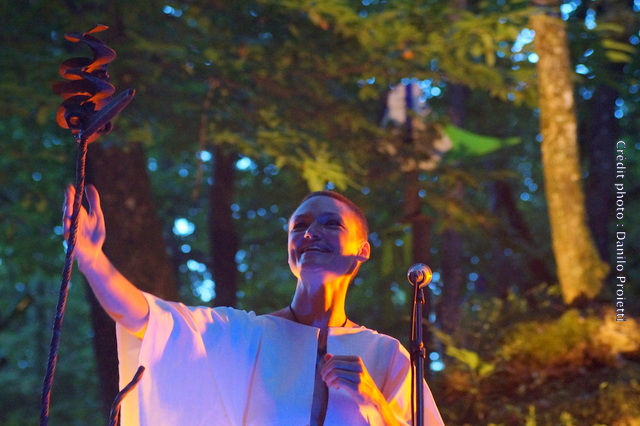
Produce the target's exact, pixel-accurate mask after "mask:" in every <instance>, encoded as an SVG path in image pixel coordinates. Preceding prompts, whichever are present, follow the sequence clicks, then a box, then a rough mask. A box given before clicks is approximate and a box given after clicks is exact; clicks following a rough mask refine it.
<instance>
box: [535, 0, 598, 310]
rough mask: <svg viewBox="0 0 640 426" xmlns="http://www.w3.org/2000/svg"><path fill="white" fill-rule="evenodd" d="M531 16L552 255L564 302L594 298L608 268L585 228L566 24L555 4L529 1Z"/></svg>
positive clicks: (552, 2)
mask: <svg viewBox="0 0 640 426" xmlns="http://www.w3.org/2000/svg"><path fill="white" fill-rule="evenodd" d="M534 5H536V6H538V7H539V8H540V10H539V11H538V12H537V13H534V14H533V15H532V16H531V19H530V24H531V28H532V29H533V30H534V31H535V34H536V39H535V48H536V53H537V55H538V62H537V66H536V69H537V72H538V91H539V93H540V95H539V96H540V103H539V104H540V127H541V134H542V137H543V141H542V164H543V170H544V183H545V194H546V197H547V203H548V209H549V218H550V222H551V236H552V244H553V251H554V254H555V259H556V263H557V269H558V278H559V281H560V286H561V289H562V296H563V299H564V301H565V303H572V302H574V301H575V300H576V299H578V298H580V297H584V298H587V299H593V298H595V297H596V296H597V295H598V294H599V293H600V290H601V289H602V286H603V280H604V278H605V276H606V274H607V270H608V267H607V265H606V264H605V263H604V262H602V260H601V259H600V257H599V255H598V251H597V249H596V246H595V244H594V241H593V237H592V234H591V232H590V230H589V227H588V225H587V216H586V211H585V196H584V192H583V189H582V173H581V170H580V163H579V158H580V155H579V152H578V141H577V119H576V111H575V104H574V94H573V83H572V78H571V75H572V68H571V64H570V54H569V47H568V42H567V32H566V27H565V23H564V22H563V21H562V19H560V18H559V17H558V16H557V15H554V14H553V13H548V12H547V8H549V7H551V8H552V10H553V11H557V9H558V7H559V1H556V0H552V1H538V0H537V1H534Z"/></svg>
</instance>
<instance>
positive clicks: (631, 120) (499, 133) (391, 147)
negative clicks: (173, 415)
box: [0, 0, 640, 425]
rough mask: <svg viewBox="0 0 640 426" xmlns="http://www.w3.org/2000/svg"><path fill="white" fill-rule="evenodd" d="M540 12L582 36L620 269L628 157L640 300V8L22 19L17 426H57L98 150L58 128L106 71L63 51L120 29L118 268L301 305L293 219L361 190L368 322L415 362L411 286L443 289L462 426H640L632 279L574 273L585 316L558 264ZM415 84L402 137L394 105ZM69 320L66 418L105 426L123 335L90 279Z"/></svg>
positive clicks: (12, 295)
mask: <svg viewBox="0 0 640 426" xmlns="http://www.w3.org/2000/svg"><path fill="white" fill-rule="evenodd" d="M540 7H543V12H544V14H545V16H546V15H551V16H553V17H554V19H555V20H556V22H559V23H561V25H563V26H566V31H567V32H566V34H567V37H566V38H567V42H568V50H567V51H566V52H565V53H564V55H568V57H566V58H565V59H566V62H565V63H566V64H567V67H571V68H570V70H566V71H567V72H569V77H570V79H571V84H573V86H574V90H573V91H571V90H568V92H572V94H573V96H575V104H576V108H575V109H574V112H575V118H576V123H577V138H576V142H577V144H578V145H579V147H577V148H578V149H576V150H575V151H574V152H575V154H573V156H574V158H573V160H577V161H578V164H577V165H576V167H578V169H577V170H578V174H579V175H580V177H581V180H582V183H583V184H584V186H585V191H586V208H587V215H588V216H587V217H588V225H589V229H590V230H589V232H590V233H592V234H593V237H594V239H593V241H594V243H593V244H594V245H595V247H597V250H598V253H599V256H600V258H601V259H602V260H603V261H605V262H608V263H609V265H610V266H611V265H613V262H614V261H615V258H614V256H613V254H612V253H615V252H614V251H613V247H614V246H613V244H614V239H613V237H612V236H613V235H615V234H614V228H615V225H616V222H615V217H614V216H613V212H614V211H615V192H614V189H613V188H612V179H613V178H612V174H613V173H614V169H615V161H614V160H615V157H614V145H615V142H616V141H617V140H625V141H627V151H626V166H627V177H626V179H627V180H626V181H625V184H627V185H628V186H627V188H628V189H627V195H626V198H625V203H626V204H625V208H626V211H627V212H629V213H627V214H626V215H625V219H624V226H625V229H626V230H627V238H626V244H627V245H626V246H625V255H626V257H627V264H626V268H625V273H626V274H627V277H628V278H627V280H628V282H636V281H637V279H638V270H639V269H638V265H637V262H638V260H637V259H638V255H637V254H638V245H637V241H638V235H637V234H638V227H640V224H638V223H637V222H638V219H637V218H636V217H634V216H633V215H632V214H631V213H630V212H632V211H633V209H634V207H636V208H637V206H635V203H637V197H634V194H635V193H637V191H638V185H637V184H634V182H638V177H637V167H636V165H637V161H638V159H637V150H638V146H637V145H636V139H637V136H636V135H637V134H638V133H639V132H638V130H639V128H638V127H639V122H638V116H639V115H638V113H637V108H638V107H637V105H638V96H640V95H639V94H638V76H639V74H638V72H639V71H638V70H639V69H640V67H639V66H638V65H639V59H638V58H639V55H638V52H637V45H638V44H639V43H640V38H639V37H640V34H639V33H638V31H639V25H638V16H639V15H638V13H639V10H638V9H639V6H638V4H636V3H635V2H614V1H599V2H584V1H583V2H581V1H567V2H563V3H559V4H553V3H550V4H543V5H540V4H538V5H537V7H532V4H531V3H530V2H527V1H512V2H503V1H471V0H467V1H459V2H444V1H441V2H438V1H424V2H404V1H400V2H393V4H388V3H387V2H382V1H376V0H371V1H369V0H367V1H348V0H331V1H324V2H316V1H312V0H308V1H307V0H287V1H274V0H254V1H244V0H237V1H233V2H224V1H215V0H209V1H205V0H193V1H165V2H157V1H155V0H140V1H137V2H124V1H113V2H109V3H108V4H103V3H101V2H92V1H67V2H52V1H45V0H33V1H29V2H21V3H19V2H13V3H11V2H7V3H4V4H3V5H2V6H1V9H0V11H1V12H2V14H1V18H0V19H1V20H2V24H3V25H2V26H0V34H1V36H2V40H3V43H2V45H1V47H0V49H1V50H2V51H1V53H2V54H0V63H1V64H2V66H1V67H0V73H1V76H2V79H1V80H0V81H2V83H0V84H2V91H0V93H1V94H2V95H1V96H2V98H1V101H2V105H3V109H2V110H1V111H0V117H1V120H0V135H1V138H0V144H2V145H1V146H2V152H3V154H2V156H0V162H1V163H2V167H0V199H1V200H2V202H1V203H0V236H1V237H0V279H1V280H2V282H3V283H5V285H3V286H2V287H0V292H1V296H0V324H1V326H2V328H0V357H1V358H0V359H1V360H2V361H1V364H0V384H1V385H2V386H0V388H1V389H2V390H1V391H0V401H2V407H1V408H2V409H1V410H0V422H1V423H2V424H7V425H11V424H20V425H22V424H33V423H35V422H36V419H37V416H38V412H39V410H38V404H39V395H40V387H41V381H42V377H43V375H44V366H45V364H46V356H47V353H46V351H47V348H48V343H49V339H50V324H51V323H52V319H53V313H54V309H55V303H56V297H57V291H58V285H59V284H58V283H59V273H60V270H61V269H62V257H63V247H62V242H61V240H62V237H61V235H60V234H61V229H60V226H59V222H60V212H61V210H60V206H61V204H62V198H61V197H62V193H63V188H64V185H65V184H67V183H69V182H71V181H72V180H73V163H74V161H75V148H76V147H75V143H73V142H72V138H71V137H70V135H69V134H68V133H65V131H64V130H63V129H60V128H58V127H57V126H56V124H55V120H54V114H55V111H56V109H57V107H58V105H59V104H60V102H61V99H59V98H57V97H56V96H54V95H53V94H52V93H51V85H52V84H53V82H55V81H57V80H59V79H60V77H59V76H58V75H57V68H58V66H59V64H60V63H61V62H62V61H64V60H66V59H68V58H69V57H72V56H88V55H89V52H88V51H87V50H86V48H85V47H83V46H80V45H77V44H75V43H69V42H67V41H65V40H64V38H63V35H64V33H66V32H72V31H86V30H89V29H90V28H92V27H93V26H94V25H95V24H97V23H102V24H106V25H109V26H110V29H109V30H108V31H106V32H104V33H100V34H99V37H100V38H101V39H102V40H104V41H105V42H106V43H107V44H109V45H110V46H111V47H113V48H114V49H115V50H116V51H117V52H118V55H119V56H118V58H117V59H116V60H115V61H114V62H113V63H112V64H111V65H110V74H111V77H112V82H113V83H114V85H115V86H116V88H117V90H118V91H120V90H123V89H125V88H128V87H133V88H135V89H136V90H137V96H136V98H135V99H134V101H133V103H132V104H131V105H130V106H129V107H127V109H126V110H125V111H124V112H123V113H122V114H121V116H120V117H119V118H118V119H117V120H116V121H115V122H114V124H115V130H114V131H113V132H112V133H111V134H109V135H107V136H103V137H102V138H101V139H100V140H99V141H98V142H96V143H94V144H92V145H91V147H90V148H91V149H90V150H91V153H90V159H89V172H90V180H91V181H92V182H94V183H95V184H96V185H97V186H98V188H99V189H100V191H101V194H102V195H103V205H104V209H105V213H106V216H107V227H108V230H109V232H108V240H107V243H106V245H105V251H107V252H108V255H109V256H110V257H111V258H112V259H113V260H114V263H116V264H117V265H118V266H119V267H120V269H122V271H123V272H124V273H125V274H126V275H128V276H129V277H130V278H131V279H132V280H133V281H134V282H135V283H136V284H137V285H138V286H140V287H141V288H143V289H145V290H146V291H150V292H153V293H156V294H159V295H162V296H163V297H166V298H169V299H181V300H183V301H185V302H187V303H189V304H211V305H221V304H224V305H235V306H237V307H239V308H242V309H251V310H255V311H256V312H258V313H268V312H270V311H272V310H275V309H279V308H281V307H282V306H283V305H285V304H286V303H288V301H289V297H290V295H291V294H292V291H293V289H294V285H295V282H294V281H293V280H292V278H291V276H290V273H289V271H288V267H287V262H286V256H287V255H286V232H285V231H284V228H285V226H286V221H287V218H288V215H289V214H290V212H291V211H292V210H293V209H294V208H295V205H296V204H297V203H298V201H299V200H300V199H301V198H302V197H303V196H304V195H305V194H306V193H307V192H308V191H309V190H312V189H318V188H324V187H327V188H332V189H338V190H340V191H342V192H344V193H345V194H346V195H348V196H349V197H351V198H352V199H354V201H356V202H357V203H358V204H360V205H361V206H362V207H363V208H364V210H365V211H366V212H367V215H368V217H369V219H370V222H371V230H372V233H371V236H370V237H371V242H372V246H373V254H372V260H371V261H370V262H368V263H367V264H366V265H365V266H364V267H363V269H362V272H361V274H360V277H359V278H358V279H357V280H356V281H355V282H354V285H353V288H352V290H351V293H350V296H349V301H348V309H349V315H350V317H351V318H353V319H354V320H355V321H357V322H360V323H363V324H366V325H367V326H370V327H371V328H374V329H377V330H379V331H381V332H385V333H389V334H391V335H394V336H396V337H398V338H399V339H400V340H402V341H405V342H406V341H407V340H408V336H407V335H408V327H409V313H410V310H409V303H410V300H409V299H410V294H411V289H410V288H409V285H408V284H407V283H406V280H405V278H404V277H405V275H406V270H407V268H408V267H409V266H410V265H411V264H412V263H413V262H415V261H418V260H420V261H425V262H428V263H429V264H430V265H431V266H432V268H433V269H434V272H435V274H434V281H433V283H432V284H431V285H430V292H429V294H430V300H429V306H428V307H427V309H426V312H425V328H426V330H427V331H428V333H427V335H428V336H429V339H428V349H429V354H430V358H429V360H428V364H429V366H430V368H429V369H428V370H429V381H430V383H431V386H432V388H433V390H434V393H435V395H436V399H437V400H438V403H439V406H440V408H441V411H442V412H443V416H444V417H445V420H446V421H447V424H465V423H467V424H490V423H494V424H524V423H527V424H536V422H537V423H540V424H558V423H560V424H570V423H572V422H573V423H579V424H596V423H600V424H633V422H634V421H636V422H637V421H640V420H639V419H640V413H639V412H638V408H637V404H631V403H630V402H631V401H635V400H637V398H638V396H640V389H639V387H638V384H637V383H638V377H639V376H640V374H639V373H638V345H639V342H640V338H639V337H638V331H637V330H638V329H637V324H636V322H635V321H634V318H636V319H637V318H638V312H637V311H634V309H637V306H638V305H637V300H638V298H639V297H640V294H638V290H637V288H635V287H634V286H632V285H627V286H626V287H625V297H627V303H626V308H627V318H628V321H627V322H625V323H620V322H619V323H616V322H615V321H614V322H611V318H612V316H614V314H613V313H612V312H611V311H610V310H611V309H612V308H613V307H614V306H615V305H614V303H613V299H614V297H615V293H614V291H615V282H614V281H613V278H612V277H608V278H607V279H602V278H598V277H599V275H598V273H597V271H598V270H599V269H598V268H600V267H599V266H593V265H591V266H590V265H589V263H588V262H587V261H586V260H584V259H581V260H578V261H575V262H576V264H575V265H574V267H575V268H582V269H584V270H585V271H586V272H585V273H586V274H587V275H589V274H591V275H592V276H593V277H595V278H597V279H596V281H597V284H599V285H601V286H602V290H600V291H598V292H593V293H588V292H587V295H588V297H587V299H590V301H589V300H587V301H586V302H585V303H583V304H581V305H580V306H574V307H568V306H566V303H565V302H570V301H571V298H567V297H566V295H565V297H564V299H563V297H562V295H563V294H562V291H564V290H562V291H561V290H560V289H561V288H562V289H564V288H565V286H564V284H563V286H562V287H560V286H559V285H558V282H562V279H561V277H559V275H560V273H559V272H558V273H557V272H556V263H558V264H559V263H560V262H559V260H558V253H559V251H560V252H561V253H562V251H563V250H562V248H560V249H557V248H556V249H555V256H554V250H552V241H553V240H554V239H555V238H556V237H555V236H554V237H553V238H552V234H551V232H550V225H549V223H550V222H549V219H548V217H549V216H548V214H547V198H546V195H545V191H548V190H549V188H545V186H546V184H545V183H544V182H545V181H544V180H543V167H546V165H543V163H542V161H541V158H540V155H541V151H540V150H541V143H542V144H544V143H547V142H548V140H549V137H548V136H547V134H546V133H545V132H544V131H543V129H541V127H540V123H539V119H540V117H541V116H542V115H543V111H544V107H545V106H543V105H541V104H540V103H539V101H538V99H539V98H538V90H537V87H536V84H537V83H538V82H539V81H540V80H539V79H538V76H537V75H536V63H537V62H539V61H538V58H539V56H538V55H540V52H538V51H537V48H538V46H534V43H533V42H534V32H533V31H532V29H533V28H534V23H533V19H535V17H536V16H538V14H540V12H541V11H540ZM537 42H538V41H536V43H537ZM407 88H408V89H409V90H406V89H407ZM414 88H417V92H416V93H417V95H416V96H415V97H413V96H411V97H409V99H410V100H411V104H410V105H407V104H406V101H405V103H404V104H403V103H402V99H401V102H400V104H401V105H402V104H403V108H404V115H403V116H401V118H400V119H399V120H398V119H393V118H394V117H396V116H395V115H394V111H395V110H394V109H393V108H395V107H394V105H393V104H392V102H391V100H392V99H393V96H394V95H393V94H394V91H396V92H397V91H400V93H401V94H402V93H403V92H412V91H413V90H414ZM564 89H565V90H566V89H568V88H567V87H564ZM568 92H567V93H568ZM405 99H406V97H405ZM540 99H541V100H540V102H542V101H543V100H544V97H542V98H540ZM396 107H397V105H396ZM401 109H402V108H401ZM541 135H544V138H545V140H544V141H543V140H542V136H541ZM578 152H579V154H578ZM578 155H579V157H577V158H575V157H576V156H578ZM545 172H551V173H552V174H553V176H556V172H553V171H551V170H546V171H545ZM574 174H575V173H574ZM559 196H560V197H565V198H562V200H563V201H564V202H565V203H567V204H571V202H570V201H569V198H568V196H569V195H568V194H560V195H559ZM580 203H582V202H580ZM585 220H586V219H585ZM572 231H574V230H573V229H572ZM576 235H577V234H576ZM554 244H555V242H554ZM571 244H572V246H571V247H567V251H568V250H569V248H571V249H574V248H586V249H589V250H592V245H591V243H590V242H589V241H588V240H586V239H582V238H581V239H580V241H577V240H575V241H573V242H571V241H569V243H565V246H566V245H571ZM592 251H593V250H592ZM569 285H570V286H571V287H573V288H576V289H578V293H580V289H581V288H584V286H588V284H587V282H583V281H581V280H576V279H574V280H573V281H571V282H570V283H569ZM87 298H88V299H87ZM87 300H89V302H87ZM634 302H636V303H635V304H634ZM66 318H67V320H66V321H65V328H64V330H63V334H62V347H61V349H60V361H59V364H58V373H57V375H56V382H55V384H54V389H53V397H52V414H51V415H52V423H53V424H56V423H63V424H88V423H91V424H94V423H102V422H106V420H105V419H106V408H105V407H106V406H108V404H110V402H111V399H112V398H113V394H114V393H115V391H116V389H115V386H116V383H115V381H114V379H115V373H114V371H115V370H114V369H115V365H116V364H115V358H114V357H115V355H114V340H113V324H112V323H111V322H110V320H108V319H107V318H106V317H105V316H104V314H103V313H102V312H101V309H100V308H99V307H97V306H96V305H95V303H94V302H92V298H91V295H90V294H87V292H86V289H85V286H84V284H83V281H82V278H81V276H80V275H79V274H77V273H76V274H75V275H74V279H73V285H72V288H71V293H70V300H69V303H68V313H67V316H66ZM585 330H588V332H585ZM432 333H435V336H432ZM623 396H624V397H623ZM616 422H617V423H616ZM625 422H626V423H625Z"/></svg>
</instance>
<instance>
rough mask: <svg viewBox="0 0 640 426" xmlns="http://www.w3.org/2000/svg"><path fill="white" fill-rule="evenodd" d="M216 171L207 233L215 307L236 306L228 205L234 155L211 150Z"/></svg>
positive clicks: (235, 239) (235, 270) (233, 235)
mask: <svg viewBox="0 0 640 426" xmlns="http://www.w3.org/2000/svg"><path fill="white" fill-rule="evenodd" d="M214 158H215V162H216V163H215V171H214V176H213V185H212V186H211V193H210V203H211V209H210V215H209V233H210V244H211V270H212V273H213V278H214V281H215V283H216V284H215V285H216V287H215V288H216V297H215V299H214V304H215V306H232V307H233V306H236V303H237V292H238V267H237V264H236V253H237V251H238V247H239V241H238V236H237V234H236V231H235V226H234V222H233V217H232V213H231V204H232V203H233V195H234V178H235V162H236V155H235V153H226V152H224V150H223V149H222V148H220V147H216V148H214Z"/></svg>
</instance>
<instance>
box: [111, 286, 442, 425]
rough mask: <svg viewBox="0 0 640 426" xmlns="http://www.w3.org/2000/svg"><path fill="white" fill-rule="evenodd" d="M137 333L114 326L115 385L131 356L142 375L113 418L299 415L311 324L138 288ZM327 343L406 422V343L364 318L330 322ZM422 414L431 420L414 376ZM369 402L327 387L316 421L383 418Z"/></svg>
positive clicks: (127, 376) (303, 412) (291, 418)
mask: <svg viewBox="0 0 640 426" xmlns="http://www.w3.org/2000/svg"><path fill="white" fill-rule="evenodd" d="M145 297H146V298H147V300H148V302H149V306H150V313H149V323H148V326H147V330H146V333H145V337H144V339H142V340H140V339H138V338H136V337H134V336H132V335H131V334H129V333H127V332H126V331H125V330H124V329H123V328H121V327H117V336H118V356H119V360H120V386H121V388H122V387H124V385H126V384H127V383H128V382H129V381H130V380H131V379H132V378H133V375H134V373H135V371H136V369H137V367H138V366H139V365H143V366H145V369H146V370H145V372H144V375H143V377H142V380H141V381H140V383H139V384H138V385H137V387H136V389H135V390H134V391H133V392H131V393H130V394H129V395H127V396H126V397H125V399H124V402H123V406H122V416H121V418H122V425H123V426H131V425H138V424H140V425H154V426H157V425H160V426H165V425H166V426H169V425H176V426H178V425H180V426H182V425H188V426H196V425H220V426H223V425H224V426H227V425H229V426H240V425H243V426H244V425H246V426H249V425H260V426H269V425H273V426H286V425H292V426H298V425H308V424H309V419H310V413H311V404H312V398H313V388H314V379H315V363H316V358H317V344H318V334H319V329H317V328H315V327H309V326H306V325H302V324H298V323H295V322H293V321H289V320H286V319H283V318H278V317H274V316H271V315H261V316H257V315H255V313H253V312H245V311H240V310H236V309H231V308H215V309H211V308H204V307H197V308H194V307H187V306H185V305H183V304H180V303H175V302H167V301H164V300H162V299H158V298H156V297H154V296H152V295H149V294H145ZM327 353H330V354H332V355H359V356H360V357H361V358H362V360H363V362H364V364H365V366H366V368H367V370H368V371H369V374H370V375H371V377H372V378H373V380H374V381H375V383H376V384H377V385H378V388H379V389H380V390H381V392H382V393H383V395H384V396H385V398H386V399H387V401H388V402H389V404H390V406H391V408H392V410H393V412H394V413H395V415H396V416H397V418H398V419H399V420H401V421H403V422H405V423H406V424H410V422H411V401H410V398H411V377H410V361H409V355H408V353H407V351H406V350H405V349H404V348H403V347H402V345H401V344H400V343H399V342H398V341H397V340H396V339H394V338H392V337H389V336H386V335H383V334H378V333H377V332H375V331H372V330H369V329H367V328H364V327H357V328H349V327H332V328H330V329H329V335H328V338H327ZM424 389H425V392H424V395H425V424H426V425H441V424H443V423H442V419H441V418H440V414H439V413H438V409H437V407H436V405H435V402H434V400H433V397H432V395H431V392H430V390H429V388H428V386H427V385H426V383H425V384H424ZM383 424H384V423H383V421H382V419H381V417H380V415H379V413H378V412H377V410H376V409H375V408H374V407H370V406H358V404H356V403H355V402H354V401H353V400H352V399H351V398H350V396H349V395H348V393H347V392H346V391H344V390H341V389H332V388H330V389H329V401H328V407H327V414H326V418H325V425H327V426H329V425H349V426H359V425H383Z"/></svg>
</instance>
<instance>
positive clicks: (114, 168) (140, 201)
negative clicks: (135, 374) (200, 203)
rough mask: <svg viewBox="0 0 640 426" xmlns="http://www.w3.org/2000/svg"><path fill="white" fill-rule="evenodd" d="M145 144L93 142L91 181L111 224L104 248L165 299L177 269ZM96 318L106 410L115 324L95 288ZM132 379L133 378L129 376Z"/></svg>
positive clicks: (114, 388)
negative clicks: (126, 145)
mask: <svg viewBox="0 0 640 426" xmlns="http://www.w3.org/2000/svg"><path fill="white" fill-rule="evenodd" d="M146 170H147V165H146V158H145V154H144V150H143V149H142V147H141V146H140V145H133V146H132V147H131V148H129V149H126V150H125V149H123V148H120V147H115V146H111V147H106V146H105V145H103V144H91V145H90V146H89V154H88V159H87V182H88V183H92V184H94V185H95V186H96V188H98V191H100V198H101V205H102V210H103V211H104V216H105V224H106V228H107V239H106V241H105V244H104V252H105V254H106V255H107V256H108V257H109V259H111V261H112V262H113V264H114V265H115V266H116V268H118V270H120V272H122V274H123V275H124V276H126V277H127V278H128V279H129V280H130V281H131V282H132V283H134V284H135V285H136V286H137V287H138V288H140V289H141V290H143V291H146V292H149V293H152V294H155V295H156V296H159V297H161V298H163V299H166V300H178V286H177V278H176V276H175V272H174V270H173V268H172V266H171V262H170V259H169V256H168V254H167V251H166V249H165V247H166V246H165V242H164V239H163V232H162V225H161V223H160V219H159V218H158V216H157V214H156V208H155V205H154V203H153V200H152V197H151V184H150V182H149V177H148V175H147V172H146ZM87 294H88V298H89V303H90V304H91V321H92V324H93V328H94V331H95V337H94V346H95V352H96V361H97V367H98V374H99V377H100V389H101V390H102V398H103V404H104V406H105V409H106V413H108V412H109V408H110V406H111V403H112V402H113V399H114V397H115V395H116V393H117V392H118V358H117V349H116V339H115V324H114V322H113V320H111V318H109V317H108V316H107V314H106V312H104V310H103V309H102V307H100V305H99V304H98V302H97V300H96V299H95V296H94V295H93V293H92V292H91V291H88V292H87ZM124 379H125V380H129V379H131V378H126V377H125V378H124Z"/></svg>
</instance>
